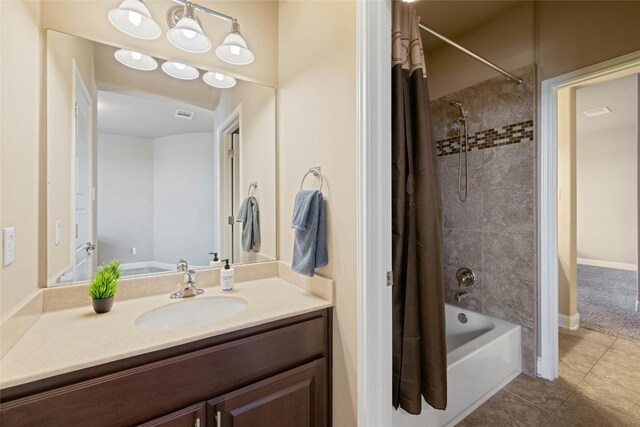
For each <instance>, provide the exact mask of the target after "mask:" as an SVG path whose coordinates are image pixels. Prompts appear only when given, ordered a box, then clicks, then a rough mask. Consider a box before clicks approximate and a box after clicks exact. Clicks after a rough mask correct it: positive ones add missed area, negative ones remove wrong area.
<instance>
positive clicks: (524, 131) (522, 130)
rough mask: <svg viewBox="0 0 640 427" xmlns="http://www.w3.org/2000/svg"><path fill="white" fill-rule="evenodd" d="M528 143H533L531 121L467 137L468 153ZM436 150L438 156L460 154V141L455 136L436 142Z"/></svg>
mask: <svg viewBox="0 0 640 427" xmlns="http://www.w3.org/2000/svg"><path fill="white" fill-rule="evenodd" d="M463 138H464V137H463ZM529 141H533V120H527V121H524V122H520V123H512V124H510V125H506V126H502V127H500V128H497V129H487V130H483V131H480V132H476V133H475V134H473V135H469V151H473V150H484V149H486V148H494V147H501V146H503V145H511V144H518V143H520V142H529ZM436 149H437V152H438V156H446V155H449V154H457V153H458V152H460V140H459V138H458V137H457V136H455V137H453V138H446V139H442V140H440V141H436Z"/></svg>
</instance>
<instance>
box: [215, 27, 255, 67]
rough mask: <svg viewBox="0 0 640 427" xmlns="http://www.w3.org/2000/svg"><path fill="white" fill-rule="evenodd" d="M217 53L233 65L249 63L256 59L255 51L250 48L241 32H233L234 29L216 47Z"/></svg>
mask: <svg viewBox="0 0 640 427" xmlns="http://www.w3.org/2000/svg"><path fill="white" fill-rule="evenodd" d="M216 55H217V56H218V58H220V59H222V60H223V61H224V62H227V63H229V64H233V65H249V64H251V63H252V62H253V60H254V59H255V56H254V55H253V52H251V50H249V48H248V47H247V43H246V42H245V41H244V39H243V38H242V36H241V35H240V33H239V32H233V30H232V32H230V33H229V35H228V36H227V37H225V39H224V41H223V42H222V44H221V45H220V46H218V47H217V48H216Z"/></svg>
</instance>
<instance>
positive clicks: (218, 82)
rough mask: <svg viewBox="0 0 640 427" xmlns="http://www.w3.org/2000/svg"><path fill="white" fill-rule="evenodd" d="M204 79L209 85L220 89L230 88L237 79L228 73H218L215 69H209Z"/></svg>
mask: <svg viewBox="0 0 640 427" xmlns="http://www.w3.org/2000/svg"><path fill="white" fill-rule="evenodd" d="M202 80H204V82H205V83H206V84H208V85H209V86H213V87H216V88H218V89H229V88H232V87H234V86H235V85H236V79H234V78H233V77H231V76H227V75H226V74H222V73H216V72H214V71H208V72H206V73H204V75H203V76H202Z"/></svg>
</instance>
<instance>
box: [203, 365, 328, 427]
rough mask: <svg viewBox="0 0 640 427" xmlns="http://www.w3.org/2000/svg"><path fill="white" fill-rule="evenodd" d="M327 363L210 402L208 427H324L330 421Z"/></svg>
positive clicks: (291, 372) (302, 367)
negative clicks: (328, 413)
mask: <svg viewBox="0 0 640 427" xmlns="http://www.w3.org/2000/svg"><path fill="white" fill-rule="evenodd" d="M326 399H327V385H326V364H325V360H324V359H321V360H317V361H315V362H312V363H309V364H307V365H304V366H301V367H299V368H297V369H292V370H291V371H288V372H285V373H283V374H281V375H278V376H275V377H273V378H269V379H267V380H265V381H261V382H259V383H257V384H254V385H251V386H249V387H245V388H243V389H240V390H238V391H235V392H232V393H229V394H227V395H225V396H222V397H220V398H218V399H213V400H210V401H209V402H207V413H208V414H209V424H208V426H209V427H218V426H224V427H268V426H278V427H321V426H326V425H327V424H328V422H327V405H328V402H327V401H326Z"/></svg>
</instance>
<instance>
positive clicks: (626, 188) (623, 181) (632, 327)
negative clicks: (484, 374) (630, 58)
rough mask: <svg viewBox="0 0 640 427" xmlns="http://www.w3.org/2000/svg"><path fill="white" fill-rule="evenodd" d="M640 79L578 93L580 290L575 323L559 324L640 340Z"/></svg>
mask: <svg viewBox="0 0 640 427" xmlns="http://www.w3.org/2000/svg"><path fill="white" fill-rule="evenodd" d="M639 79H640V74H631V75H629V76H626V77H619V78H615V79H612V80H608V81H605V82H599V83H596V84H591V85H585V86H581V87H579V88H577V89H576V91H575V105H576V108H575V115H576V119H575V123H576V132H575V159H576V161H575V164H576V168H575V174H574V177H575V182H576V198H575V199H576V200H575V202H576V217H575V226H576V242H575V246H576V256H577V260H576V261H577V262H576V267H577V268H576V282H577V283H576V285H577V286H576V288H575V289H576V291H577V292H576V295H573V294H570V295H569V296H570V297H571V298H572V299H574V300H575V301H576V303H577V304H576V308H577V311H576V312H575V315H576V316H578V318H579V322H578V325H567V324H562V323H560V327H565V328H570V327H571V326H573V327H574V328H586V329H590V330H596V331H599V332H604V333H608V334H610V335H615V336H620V337H625V338H631V339H637V340H640V314H638V313H637V312H636V309H637V304H636V303H637V301H638V277H637V272H638V82H639ZM560 291H561V292H562V290H560ZM572 302H573V301H572ZM559 309H560V313H561V314H562V313H563V309H564V310H565V315H566V314H569V313H570V312H567V311H566V310H567V307H563V306H560V307H559ZM560 320H562V317H561V318H560Z"/></svg>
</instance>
